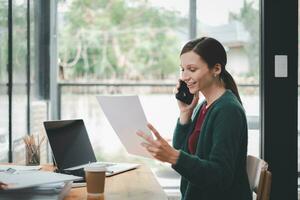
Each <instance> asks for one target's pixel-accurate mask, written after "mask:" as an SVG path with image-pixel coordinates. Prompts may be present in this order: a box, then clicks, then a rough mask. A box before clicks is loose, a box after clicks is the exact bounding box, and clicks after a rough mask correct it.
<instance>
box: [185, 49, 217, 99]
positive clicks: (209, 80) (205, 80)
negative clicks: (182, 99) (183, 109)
mask: <svg viewBox="0 0 300 200" xmlns="http://www.w3.org/2000/svg"><path fill="white" fill-rule="evenodd" d="M180 60H181V79H182V80H183V81H185V82H186V83H187V86H188V88H189V90H190V92H191V93H192V94H195V93H196V92H199V91H201V92H203V91H205V90H207V89H209V88H210V87H211V86H212V85H213V84H214V83H216V81H217V80H216V76H218V75H219V73H220V72H219V71H220V70H221V69H219V68H220V67H218V66H215V67H213V68H212V69H209V68H208V64H207V63H206V62H205V61H204V60H203V59H202V58H201V57H200V56H199V55H198V54H196V53H195V52H193V51H189V52H186V53H184V54H182V55H181V56H180Z"/></svg>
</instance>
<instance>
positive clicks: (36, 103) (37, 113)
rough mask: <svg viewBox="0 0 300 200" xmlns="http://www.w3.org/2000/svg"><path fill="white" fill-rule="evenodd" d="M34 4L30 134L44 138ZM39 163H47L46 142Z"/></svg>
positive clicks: (44, 108)
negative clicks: (39, 92)
mask: <svg viewBox="0 0 300 200" xmlns="http://www.w3.org/2000/svg"><path fill="white" fill-rule="evenodd" d="M35 3H37V1H35V0H30V75H31V77H30V83H31V84H30V86H31V88H30V134H34V135H39V137H40V138H42V137H45V136H46V135H45V131H44V127H43V121H46V120H47V116H48V109H47V102H46V101H45V100H40V99H39V98H38V94H37V88H38V87H37V84H38V83H37V74H38V72H37V63H36V59H37V57H36V54H35V53H36V48H37V45H36V42H37V39H36V38H37V36H36V30H35V28H36V26H37V23H36V18H35V16H36V13H35V5H34V4H35ZM40 151H41V160H40V161H41V163H47V162H48V160H47V158H48V157H47V153H48V151H47V142H45V140H44V143H43V144H42V145H41V149H40Z"/></svg>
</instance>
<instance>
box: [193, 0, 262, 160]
mask: <svg viewBox="0 0 300 200" xmlns="http://www.w3.org/2000/svg"><path fill="white" fill-rule="evenodd" d="M197 18H198V20H197V21H198V23H197V34H198V36H199V37H201V36H209V37H213V38H216V39H217V40H219V41H220V42H221V43H222V44H223V45H224V46H225V48H226V51H227V56H228V57H227V65H226V69H227V70H228V71H229V72H230V73H231V75H232V76H233V78H234V79H235V81H236V83H237V84H238V89H239V93H240V96H241V99H242V102H243V106H244V108H245V110H246V115H247V119H248V128H249V135H248V154H251V155H254V156H258V157H259V141H260V130H259V44H260V43H259V1H258V0H250V1H242V0H230V1H229V2H228V1H218V0H210V1H203V0H197Z"/></svg>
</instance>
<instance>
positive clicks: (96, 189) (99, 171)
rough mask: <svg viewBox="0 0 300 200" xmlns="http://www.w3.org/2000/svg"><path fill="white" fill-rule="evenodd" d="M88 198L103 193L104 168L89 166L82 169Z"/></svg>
mask: <svg viewBox="0 0 300 200" xmlns="http://www.w3.org/2000/svg"><path fill="white" fill-rule="evenodd" d="M84 171H85V180H86V189H87V193H88V196H94V197H97V196H101V194H103V193H104V186H105V172H106V168H105V167H104V166H99V165H89V166H87V167H85V168H84Z"/></svg>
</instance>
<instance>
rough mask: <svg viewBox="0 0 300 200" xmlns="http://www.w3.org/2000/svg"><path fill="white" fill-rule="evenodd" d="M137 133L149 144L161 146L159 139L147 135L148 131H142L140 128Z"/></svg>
mask: <svg viewBox="0 0 300 200" xmlns="http://www.w3.org/2000/svg"><path fill="white" fill-rule="evenodd" d="M136 134H137V135H138V136H140V137H142V138H144V139H145V140H146V141H147V142H148V143H149V144H151V145H153V146H155V147H159V146H161V145H160V142H159V141H156V140H153V138H152V137H151V136H149V135H147V134H146V133H144V132H142V131H140V130H138V131H137V132H136Z"/></svg>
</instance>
